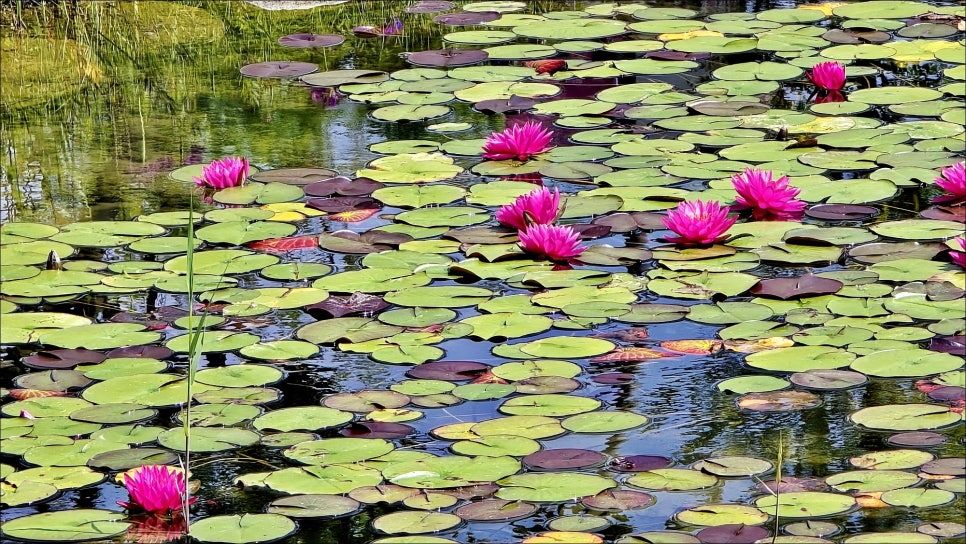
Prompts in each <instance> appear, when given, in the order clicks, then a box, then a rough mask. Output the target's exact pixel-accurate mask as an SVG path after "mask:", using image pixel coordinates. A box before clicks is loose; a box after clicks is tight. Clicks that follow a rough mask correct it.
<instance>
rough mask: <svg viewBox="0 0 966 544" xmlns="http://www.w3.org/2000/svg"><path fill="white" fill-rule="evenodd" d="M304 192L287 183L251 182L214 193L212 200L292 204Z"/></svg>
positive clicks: (238, 202) (230, 202) (237, 202)
mask: <svg viewBox="0 0 966 544" xmlns="http://www.w3.org/2000/svg"><path fill="white" fill-rule="evenodd" d="M304 194H305V192H304V191H303V190H302V188H301V187H299V186H298V185H290V184H288V183H279V182H275V181H273V182H271V183H258V182H251V183H247V184H245V185H242V186H241V187H229V188H227V189H222V190H220V191H216V192H215V194H214V196H212V198H213V199H214V200H215V202H219V203H221V204H235V205H239V206H246V205H248V204H256V203H257V204H272V203H276V202H292V201H294V200H298V199H300V198H302V196H304Z"/></svg>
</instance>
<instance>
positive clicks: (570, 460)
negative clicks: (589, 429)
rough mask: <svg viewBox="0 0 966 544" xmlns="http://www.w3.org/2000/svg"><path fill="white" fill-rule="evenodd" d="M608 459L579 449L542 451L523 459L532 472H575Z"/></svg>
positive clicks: (591, 451) (602, 455)
mask: <svg viewBox="0 0 966 544" xmlns="http://www.w3.org/2000/svg"><path fill="white" fill-rule="evenodd" d="M605 459H607V456H606V455H604V454H603V453H600V452H596V451H593V450H582V449H577V448H562V449H556V450H541V451H538V452H536V453H531V454H530V455H527V456H526V457H524V458H523V465H524V466H525V467H527V468H528V469H530V470H575V469H582V468H589V467H593V466H598V465H600V464H601V463H603V462H604V460H605Z"/></svg>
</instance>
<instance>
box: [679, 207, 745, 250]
mask: <svg viewBox="0 0 966 544" xmlns="http://www.w3.org/2000/svg"><path fill="white" fill-rule="evenodd" d="M729 211H731V209H730V208H728V207H727V206H725V207H724V208H722V207H721V204H718V203H717V202H715V201H713V200H709V201H708V202H702V201H700V200H695V201H688V202H681V203H679V204H678V207H677V208H675V209H673V210H669V211H668V213H667V217H666V218H664V219H663V221H664V225H665V226H666V227H667V228H669V229H671V230H672V231H674V233H675V234H677V235H678V236H668V237H666V238H665V240H667V241H668V242H675V243H677V244H681V245H683V246H698V245H708V244H714V243H716V242H720V241H721V240H724V239H725V238H726V237H725V236H724V233H725V231H727V230H728V229H730V228H731V225H734V224H735V221H737V220H738V218H737V217H728V212H729Z"/></svg>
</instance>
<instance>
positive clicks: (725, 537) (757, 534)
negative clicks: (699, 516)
mask: <svg viewBox="0 0 966 544" xmlns="http://www.w3.org/2000/svg"><path fill="white" fill-rule="evenodd" d="M768 535H769V533H768V529H765V528H763V527H756V526H754V525H745V524H743V523H725V524H724V525H716V526H714V527H705V528H704V529H701V530H700V531H698V532H697V533H695V535H694V536H696V537H697V538H698V539H699V540H700V541H701V542H703V543H705V544H742V543H745V544H752V543H754V542H757V541H758V540H761V539H764V538H766V537H767V536H768Z"/></svg>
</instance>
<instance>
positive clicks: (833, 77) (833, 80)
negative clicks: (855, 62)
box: [805, 62, 845, 91]
mask: <svg viewBox="0 0 966 544" xmlns="http://www.w3.org/2000/svg"><path fill="white" fill-rule="evenodd" d="M805 76H806V77H807V78H808V80H809V81H811V82H812V84H813V85H815V86H816V87H818V88H819V89H823V90H826V91H840V90H842V87H845V66H843V65H842V64H841V63H838V62H820V63H818V64H816V65H815V66H813V67H812V70H811V71H810V72H806V73H805Z"/></svg>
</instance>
